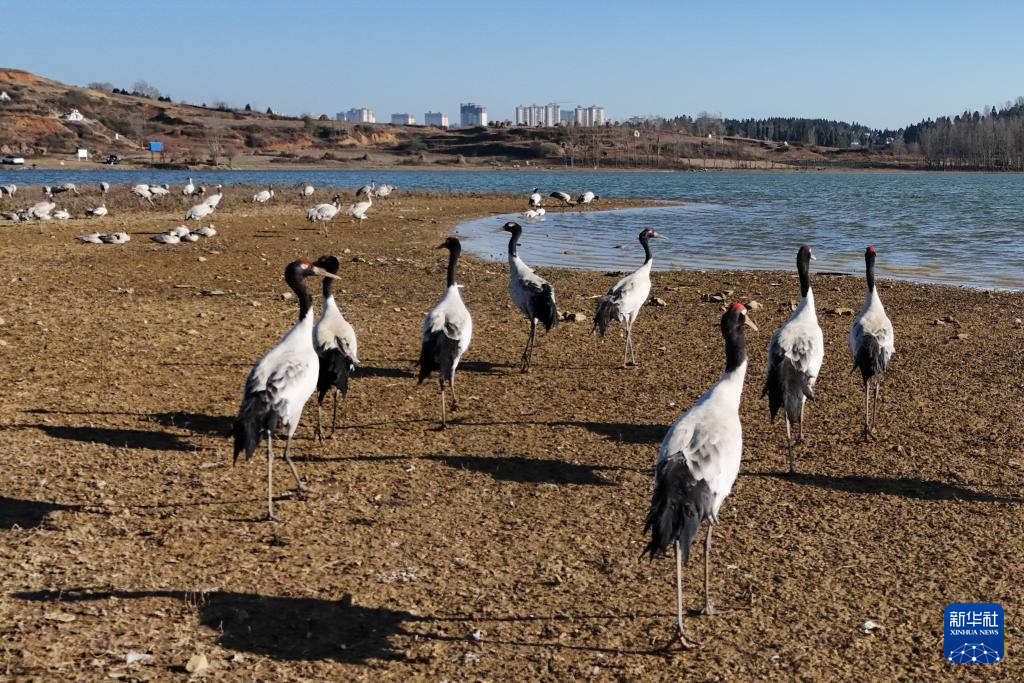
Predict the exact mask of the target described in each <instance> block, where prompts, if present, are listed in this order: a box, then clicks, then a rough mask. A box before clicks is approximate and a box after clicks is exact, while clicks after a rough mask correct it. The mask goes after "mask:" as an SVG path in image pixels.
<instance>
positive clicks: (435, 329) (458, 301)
mask: <svg viewBox="0 0 1024 683" xmlns="http://www.w3.org/2000/svg"><path fill="white" fill-rule="evenodd" d="M439 332H440V333H442V334H444V335H445V336H446V337H448V338H449V339H451V340H452V341H455V342H456V343H457V345H458V353H457V354H456V356H455V362H454V363H453V364H452V375H454V374H455V369H456V368H457V367H458V366H459V360H461V358H462V355H463V354H464V353H466V350H467V349H469V343H470V342H471V341H472V340H473V318H472V316H470V314H469V309H468V308H466V304H465V303H463V301H462V295H461V294H459V286H458V285H457V284H455V285H452V286H450V287H448V288H447V289H446V290H445V292H444V296H443V297H441V300H440V301H439V302H437V304H436V305H435V306H434V307H433V308H431V309H430V310H429V311H427V315H426V318H424V320H423V334H422V339H423V341H429V340H430V338H431V337H433V336H434V335H435V334H437V333H439ZM445 379H447V378H445Z"/></svg>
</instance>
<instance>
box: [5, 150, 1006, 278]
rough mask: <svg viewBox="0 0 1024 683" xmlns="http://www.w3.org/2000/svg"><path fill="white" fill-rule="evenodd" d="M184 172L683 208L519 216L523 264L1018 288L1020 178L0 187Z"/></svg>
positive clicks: (335, 179) (762, 176)
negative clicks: (799, 257)
mask: <svg viewBox="0 0 1024 683" xmlns="http://www.w3.org/2000/svg"><path fill="white" fill-rule="evenodd" d="M188 175H191V176H192V178H193V179H194V180H195V182H196V183H201V184H206V185H211V184H216V183H222V184H224V185H232V184H237V183H245V184H253V185H261V184H269V183H273V184H275V185H277V186H279V187H288V186H295V185H299V184H300V183H306V182H310V183H312V184H313V185H316V186H318V187H328V186H330V187H357V186H360V185H363V184H364V183H366V182H368V181H369V180H370V179H371V178H372V179H375V180H376V181H377V182H378V183H391V184H394V185H397V186H398V187H399V188H407V189H409V188H419V189H426V190H435V191H475V192H513V193H521V194H523V195H524V208H525V195H526V194H527V193H529V191H530V190H531V189H532V188H533V187H535V186H537V187H540V188H541V190H542V192H543V193H544V194H545V195H546V194H547V193H548V192H550V191H553V190H563V191H566V192H579V191H582V190H585V189H589V190H593V191H594V192H596V193H597V194H598V195H603V196H608V197H623V198H645V199H660V200H671V201H674V202H678V204H677V205H673V206H664V207H656V208H652V209H629V210H622V211H609V212H602V211H584V212H580V211H572V212H567V213H549V214H548V215H547V216H545V218H544V219H543V220H541V221H536V222H531V223H529V224H527V223H526V222H524V221H522V220H521V221H520V222H523V224H524V228H525V229H524V235H523V243H522V249H521V251H522V256H523V257H524V259H526V260H527V261H528V262H529V263H531V264H533V265H557V266H579V267H589V268H601V269H616V270H618V269H627V268H631V267H633V266H635V265H636V264H637V263H639V262H640V259H641V256H640V248H639V245H638V244H636V235H637V233H639V231H640V229H641V228H642V227H644V226H653V227H655V228H656V229H657V230H658V231H659V232H662V233H664V234H665V235H667V236H668V237H670V240H671V241H661V242H658V241H655V242H654V243H653V245H654V247H655V263H656V267H658V268H660V269H678V268H730V269H736V268H744V269H746V268H766V269H778V268H787V269H791V268H793V267H794V263H793V261H794V258H795V253H796V248H797V246H798V245H799V244H801V243H804V242H807V243H810V244H812V245H813V246H814V250H815V253H816V254H817V256H818V261H817V262H816V263H815V266H816V268H817V269H818V270H837V271H846V272H859V271H860V269H861V267H862V263H863V262H862V258H863V256H862V255H863V251H864V247H865V246H866V245H868V244H873V245H874V246H875V247H876V249H878V252H879V271H880V274H881V275H883V276H888V277H900V278H907V279H912V280H918V281H924V282H937V283H944V284H956V285H966V286H971V287H996V288H1004V289H1015V290H1024V245H1022V244H1021V240H1020V239H1019V236H1020V235H1021V234H1022V233H1024V175H1020V174H983V173H913V174H910V173H906V174H904V173H727V172H715V173H639V172H627V173H617V172H599V173H594V172H586V171H573V172H556V171H522V170H521V171H478V170H473V171H426V170H412V171H402V170H381V169H373V170H353V171H334V170H273V171H153V170H134V169H113V168H103V169H97V170H88V171H62V170H36V169H22V170H8V169H0V184H2V183H8V182H14V183H17V184H19V185H41V184H52V183H59V182H75V183H82V184H89V183H98V182H99V181H100V180H108V181H109V182H112V183H136V182H149V183H168V184H171V185H179V186H180V185H181V184H183V183H184V181H185V178H186V177H187V176H188ZM550 202H551V203H554V200H550ZM508 218H509V217H504V216H503V217H489V218H486V219H481V220H477V221H470V222H468V223H464V224H462V225H460V226H459V234H461V235H462V236H464V237H465V238H466V247H467V248H468V249H470V250H473V251H475V252H477V253H479V254H481V255H484V256H487V257H493V258H499V259H503V258H504V254H505V245H506V241H507V240H506V237H507V235H506V234H505V233H495V232H494V230H496V229H497V228H499V227H500V226H501V224H502V223H503V222H504V221H505V220H507V219H508ZM620 245H622V247H623V248H616V247H617V246H620ZM567 251H569V252H571V253H569V254H567V253H565V252H567Z"/></svg>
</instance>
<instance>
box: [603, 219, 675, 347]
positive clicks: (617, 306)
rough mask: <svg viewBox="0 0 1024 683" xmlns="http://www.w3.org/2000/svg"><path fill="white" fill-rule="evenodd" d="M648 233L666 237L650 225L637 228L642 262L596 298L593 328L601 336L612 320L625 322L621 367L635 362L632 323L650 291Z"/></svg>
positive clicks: (651, 235)
mask: <svg viewBox="0 0 1024 683" xmlns="http://www.w3.org/2000/svg"><path fill="white" fill-rule="evenodd" d="M652 237H661V238H662V239H667V238H666V237H665V236H664V235H661V234H659V233H657V232H655V231H654V230H652V229H651V228H644V229H643V230H642V231H641V232H640V245H641V246H642V247H643V248H644V263H643V265H642V266H640V267H639V268H637V269H636V270H634V271H633V272H632V273H630V274H629V275H627V276H626V277H624V278H622V279H621V280H619V281H618V282H616V283H615V286H614V287H612V288H611V289H609V290H608V293H607V294H605V295H604V296H602V297H600V298H598V300H597V309H596V311H595V312H594V330H597V332H598V333H599V334H600V335H601V336H602V337H603V336H604V333H605V330H607V329H608V326H609V325H610V324H611V323H612V322H613V321H616V320H618V321H620V322H622V323H623V325H625V327H626V349H625V351H624V352H623V355H622V366H623V367H626V366H627V365H630V364H632V365H637V361H636V349H635V348H634V346H633V323H634V322H635V321H636V318H637V316H638V315H640V309H641V308H643V305H644V304H645V303H647V297H648V296H650V293H651V266H652V265H654V257H653V256H651V245H650V244H649V243H648V241H649V240H650V239H651V238H652Z"/></svg>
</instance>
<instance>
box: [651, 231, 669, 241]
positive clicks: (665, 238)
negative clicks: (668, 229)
mask: <svg viewBox="0 0 1024 683" xmlns="http://www.w3.org/2000/svg"><path fill="white" fill-rule="evenodd" d="M654 236H655V237H660V238H661V239H663V240H668V238H667V237H665V236H664V235H662V234H661V233H660V232H655V233H654ZM668 241H669V242H671V241H672V240H668Z"/></svg>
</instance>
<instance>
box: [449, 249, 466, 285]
mask: <svg viewBox="0 0 1024 683" xmlns="http://www.w3.org/2000/svg"><path fill="white" fill-rule="evenodd" d="M448 250H449V253H448V279H447V283H448V286H449V287H452V286H454V285H455V266H456V265H458V263H459V254H461V253H462V246H461V245H459V244H457V243H456V244H453V245H451V246H450V247H448Z"/></svg>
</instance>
